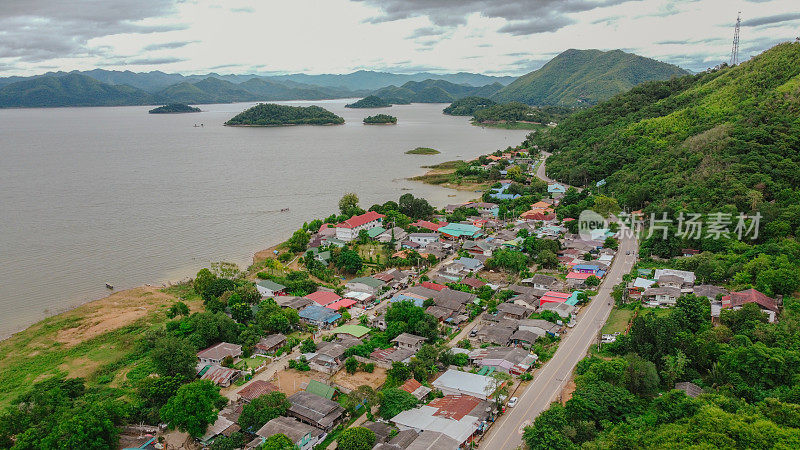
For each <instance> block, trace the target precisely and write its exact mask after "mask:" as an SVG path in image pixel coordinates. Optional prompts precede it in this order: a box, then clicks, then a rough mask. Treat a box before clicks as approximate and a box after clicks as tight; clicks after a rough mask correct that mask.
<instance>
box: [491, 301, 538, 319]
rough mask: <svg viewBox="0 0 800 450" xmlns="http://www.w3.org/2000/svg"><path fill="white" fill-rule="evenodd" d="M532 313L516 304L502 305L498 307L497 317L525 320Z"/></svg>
mask: <svg viewBox="0 0 800 450" xmlns="http://www.w3.org/2000/svg"><path fill="white" fill-rule="evenodd" d="M532 312H533V311H531V310H529V309H528V308H526V307H524V306H522V305H516V304H514V303H500V304H499V305H497V315H498V316H500V317H502V318H504V319H517V320H519V319H524V318H526V317H528V316H529V315H530V314H531V313H532Z"/></svg>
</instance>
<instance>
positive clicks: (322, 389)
mask: <svg viewBox="0 0 800 450" xmlns="http://www.w3.org/2000/svg"><path fill="white" fill-rule="evenodd" d="M305 391H306V392H308V393H311V394H314V395H319V396H320V397H322V398H327V399H328V400H333V397H335V396H336V388H334V387H333V386H330V385H327V384H325V383H323V382H321V381H317V380H309V381H308V386H306V389H305Z"/></svg>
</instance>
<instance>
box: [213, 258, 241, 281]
mask: <svg viewBox="0 0 800 450" xmlns="http://www.w3.org/2000/svg"><path fill="white" fill-rule="evenodd" d="M211 272H213V273H214V275H216V276H217V278H225V279H226V280H236V279H238V278H241V277H242V271H241V269H239V266H237V265H236V264H234V263H232V262H225V261H219V262H214V263H211Z"/></svg>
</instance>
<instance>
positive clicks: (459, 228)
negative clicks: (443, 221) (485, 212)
mask: <svg viewBox="0 0 800 450" xmlns="http://www.w3.org/2000/svg"><path fill="white" fill-rule="evenodd" d="M438 231H439V233H441V234H442V235H443V236H445V237H447V238H450V239H461V238H473V237H476V236H479V235H480V234H481V229H480V228H478V227H476V226H475V225H468V224H465V223H449V224H447V225H445V226H443V227H441V228H439V230H438Z"/></svg>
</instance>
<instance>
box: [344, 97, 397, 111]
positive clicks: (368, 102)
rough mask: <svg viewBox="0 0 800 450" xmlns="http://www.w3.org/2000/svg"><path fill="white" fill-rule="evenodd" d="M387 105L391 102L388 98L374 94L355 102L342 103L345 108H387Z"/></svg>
mask: <svg viewBox="0 0 800 450" xmlns="http://www.w3.org/2000/svg"><path fill="white" fill-rule="evenodd" d="M389 106H392V104H391V103H389V101H388V100H386V99H383V98H380V97H378V96H376V95H369V96H367V97H364V98H362V99H361V100H358V101H357V102H355V103H349V104H347V105H344V107H345V108H388V107H389Z"/></svg>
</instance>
